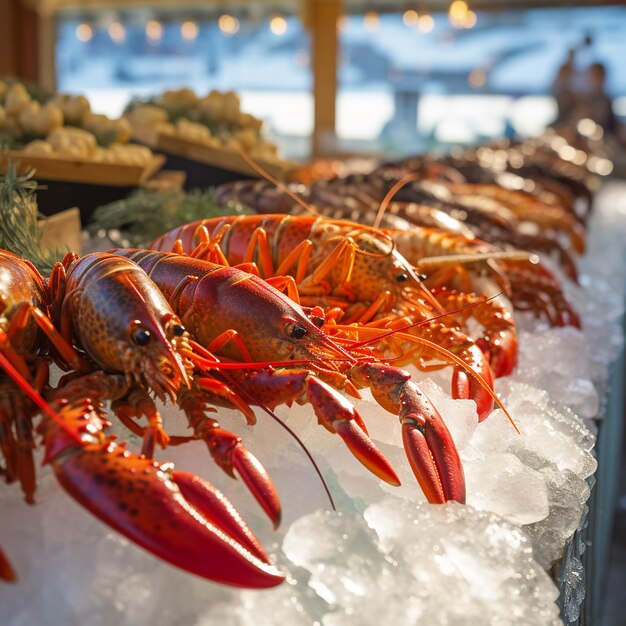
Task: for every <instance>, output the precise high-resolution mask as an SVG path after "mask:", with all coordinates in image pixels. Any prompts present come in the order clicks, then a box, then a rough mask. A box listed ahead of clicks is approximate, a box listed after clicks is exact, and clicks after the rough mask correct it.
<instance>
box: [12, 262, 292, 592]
mask: <svg viewBox="0 0 626 626" xmlns="http://www.w3.org/2000/svg"><path fill="white" fill-rule="evenodd" d="M0 269H1V272H2V275H3V277H4V280H3V283H2V292H1V296H2V304H3V310H2V318H1V320H0V322H2V331H3V334H2V337H3V339H4V342H3V343H2V345H1V347H0V351H1V352H2V355H3V357H6V358H7V360H8V361H9V368H12V367H13V366H12V365H11V363H13V364H14V365H15V368H16V369H18V370H20V371H21V372H22V373H25V374H26V378H28V379H29V380H30V381H32V382H34V381H35V380H39V381H40V382H39V383H36V384H35V386H36V387H39V388H42V387H43V386H44V385H43V384H42V383H41V379H42V378H47V376H46V377H42V376H41V375H38V376H37V377H32V376H31V375H30V366H31V363H35V364H37V367H39V365H38V363H41V362H43V363H45V362H44V361H42V360H41V359H39V360H36V359H35V357H36V355H38V354H42V355H46V353H48V352H50V353H53V354H54V358H55V359H56V360H57V361H59V362H60V363H61V364H62V365H70V366H71V367H72V368H73V369H75V370H77V371H78V373H79V374H78V375H72V376H71V377H70V378H69V379H68V380H66V381H65V382H62V383H61V384H60V386H59V387H58V388H57V389H56V390H54V391H46V392H45V396H46V399H47V400H48V401H49V402H50V403H51V404H52V409H53V411H52V415H53V416H54V417H55V419H52V418H48V417H44V419H43V421H42V423H41V425H40V427H39V428H40V431H41V433H42V434H43V438H44V444H45V448H46V453H45V462H47V463H50V464H51V465H52V466H53V469H54V472H55V475H56V477H57V479H58V480H59V482H60V483H61V485H62V486H63V487H64V488H65V490H66V491H67V492H68V493H69V494H70V495H71V496H72V497H74V498H75V499H76V500H77V501H78V502H79V503H81V504H82V505H83V506H84V507H85V508H87V509H88V510H89V511H91V512H92V513H93V514H94V515H96V516H97V517H99V518H100V519H101V520H102V521H104V522H105V523H107V524H108V525H109V526H111V527H112V528H114V529H116V530H118V531H119V532H121V533H123V534H124V535H126V536H127V537H128V538H130V539H131V540H132V541H134V542H135V543H137V544H139V545H141V546H143V547H144V548H146V549H148V550H149V551H151V552H153V553H154V554H155V555H157V556H159V557H160V558H162V559H164V560H166V561H169V562H170V563H173V564H174V565H177V566H178V567H181V568H183V569H186V570H187V571H190V572H192V573H195V574H197V575H199V576H203V577H206V578H210V579H212V580H216V581H219V582H223V583H227V584H232V585H238V586H248V587H268V586H273V585H277V584H279V583H280V582H281V581H282V580H283V578H284V577H283V575H282V574H281V573H280V572H279V571H278V570H277V569H276V568H275V567H274V566H273V565H272V564H271V563H270V560H269V558H268V557H267V555H266V554H265V552H264V551H263V549H262V548H261V546H260V545H259V543H258V541H257V540H256V538H255V537H254V535H253V534H252V532H251V531H250V529H249V528H248V527H247V525H246V524H245V523H244V522H243V520H242V519H241V518H240V517H239V515H238V514H237V513H236V511H235V510H234V507H232V505H231V504H230V503H229V502H228V501H227V500H226V498H225V497H224V496H223V495H222V494H221V493H219V492H218V491H217V490H215V488H214V487H212V486H211V485H210V484H209V483H207V482H206V481H204V480H202V479H200V478H199V477H197V476H194V475H191V474H188V473H186V472H176V471H173V467H172V465H171V464H168V463H157V462H155V461H152V460H150V459H149V458H146V457H145V455H136V454H132V453H130V452H128V451H126V450H125V448H124V446H123V445H118V444H116V443H114V441H113V438H112V437H107V436H106V435H105V434H104V432H103V430H104V428H105V427H106V426H107V425H108V423H107V422H106V421H104V419H103V413H102V408H101V404H100V402H101V401H103V400H107V399H110V400H114V401H117V402H118V403H121V404H120V407H121V406H124V404H125V403H127V402H131V404H132V399H131V396H132V393H133V391H134V390H135V389H138V388H141V389H146V390H152V391H153V392H154V393H155V394H156V395H158V396H159V397H161V398H162V399H165V397H166V396H169V397H170V398H172V399H174V398H176V396H177V394H178V392H179V390H180V389H181V385H188V384H190V381H191V376H190V375H191V371H192V369H193V365H192V363H191V361H190V360H189V355H190V354H191V351H190V348H189V344H188V340H187V334H186V332H185V330H184V328H183V326H182V325H181V323H180V320H179V319H178V317H177V316H176V315H175V314H174V313H173V312H172V310H171V308H170V307H169V305H168V304H167V302H166V300H165V299H164V298H163V296H162V294H161V292H160V291H159V290H158V289H157V288H156V287H155V286H154V284H153V283H152V281H150V280H149V278H148V277H147V276H146V275H145V273H144V272H142V271H141V270H139V268H138V267H137V266H136V265H135V264H133V263H130V262H128V261H126V260H125V259H120V258H119V257H115V256H112V255H102V254H95V255H87V256H85V257H83V258H82V259H78V258H76V256H75V255H71V254H69V255H68V256H66V258H65V259H64V262H63V264H57V266H55V269H54V271H53V273H52V276H51V278H50V281H49V284H48V283H46V282H45V281H44V280H43V278H42V277H41V276H40V275H39V274H38V273H37V271H36V270H35V269H34V267H33V266H32V265H30V264H29V263H28V262H27V261H23V260H22V259H20V258H19V257H16V256H15V255H13V254H11V253H7V252H4V251H2V252H0ZM51 319H52V320H54V321H55V322H56V324H54V325H53V324H52V322H51ZM57 327H58V328H60V330H61V332H60V333H59V332H57ZM39 329H43V330H44V331H45V334H46V336H47V337H48V338H49V339H50V342H51V343H52V345H53V347H52V346H51V345H50V344H48V343H47V342H45V341H44V340H43V337H42V335H41V332H40V330H39ZM77 349H78V350H79V352H78V351H77ZM99 367H100V368H103V369H104V370H105V371H106V372H107V373H106V374H104V372H98V371H96V372H94V369H97V368H99ZM38 371H42V368H40V369H39V370H38ZM28 389H29V388H28V386H27V385H26V386H25V389H24V391H25V392H27V393H28ZM129 391H130V395H129ZM5 394H6V390H5ZM4 397H5V398H6V397H7V396H6V395H5V396H4ZM29 397H31V398H33V399H34V398H36V394H34V395H33V393H32V392H31V393H30V395H29ZM143 400H145V399H144V398H142V402H141V403H139V404H138V405H136V406H132V407H131V412H134V413H135V414H136V413H138V412H146V413H147V414H148V417H149V419H150V422H151V426H152V431H151V433H152V434H153V435H154V436H155V437H157V438H158V437H159V433H160V431H161V427H160V419H159V418H158V414H157V413H156V410H154V409H153V408H152V407H150V406H149V405H148V404H147V403H145V402H144V401H143ZM7 406H8V405H7V403H6V402H4V403H3V405H2V408H3V409H4V411H3V412H2V414H1V415H0V425H1V426H2V431H1V432H2V438H1V443H2V451H3V455H4V457H5V463H6V467H7V469H6V473H7V476H8V477H9V478H10V479H19V480H20V481H21V483H22V488H23V489H24V491H25V494H26V499H27V500H28V501H32V500H33V494H34V488H35V483H34V473H32V472H31V471H30V465H31V464H32V448H33V446H34V442H33V441H34V440H33V437H32V428H29V429H28V436H27V437H24V435H23V434H22V432H21V431H23V430H24V431H26V430H27V429H26V428H24V427H22V426H20V423H23V422H24V420H25V419H27V421H26V422H25V423H26V425H28V426H29V425H30V416H31V415H32V414H33V413H34V411H31V410H29V411H28V412H25V413H24V415H22V413H21V412H19V411H18V412H17V413H15V411H11V410H8V411H7V410H6V409H7ZM27 408H28V407H27ZM25 416H26V417H25ZM16 420H17V421H16ZM14 432H17V433H19V434H18V437H21V439H19V438H18V440H17V444H18V445H17V449H16V444H15V437H14V435H13V433H14ZM145 447H147V448H150V444H147V446H145ZM20 455H22V456H26V457H27V459H28V460H27V461H21V462H18V463H16V462H15V461H14V459H15V457H16V456H18V457H19V456H20ZM24 468H26V469H24ZM31 474H32V476H31Z"/></svg>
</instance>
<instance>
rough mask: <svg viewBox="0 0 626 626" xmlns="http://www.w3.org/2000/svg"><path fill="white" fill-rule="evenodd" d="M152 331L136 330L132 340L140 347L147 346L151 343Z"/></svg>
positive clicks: (132, 334)
mask: <svg viewBox="0 0 626 626" xmlns="http://www.w3.org/2000/svg"><path fill="white" fill-rule="evenodd" d="M150 337H151V334H150V331H149V330H146V329H145V328H135V329H134V330H133V332H132V333H131V339H132V340H133V341H134V342H135V343H136V344H137V345H138V346H145V345H146V344H147V343H148V342H149V341H150Z"/></svg>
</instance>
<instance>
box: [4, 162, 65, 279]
mask: <svg viewBox="0 0 626 626" xmlns="http://www.w3.org/2000/svg"><path fill="white" fill-rule="evenodd" d="M34 174H35V172H34V170H30V171H29V172H28V173H26V174H24V175H23V176H19V175H18V173H17V165H16V164H15V163H9V165H8V167H7V172H6V174H5V175H4V176H2V175H0V248H4V249H5V250H9V251H10V252H13V253H15V254H17V255H18V256H21V257H22V258H24V259H28V260H29V261H31V262H32V263H33V265H34V266H35V267H36V268H37V269H38V270H39V271H40V272H41V273H42V274H49V273H50V272H51V271H52V267H53V266H54V263H55V262H56V261H58V260H60V259H61V258H63V254H64V253H63V252H62V251H59V250H52V251H51V250H44V249H42V246H41V239H42V236H43V232H42V229H41V224H40V221H39V219H40V218H41V216H40V214H39V212H38V211H37V199H36V194H37V189H39V188H40V187H39V185H38V184H37V182H36V181H35V180H34V178H33V177H34Z"/></svg>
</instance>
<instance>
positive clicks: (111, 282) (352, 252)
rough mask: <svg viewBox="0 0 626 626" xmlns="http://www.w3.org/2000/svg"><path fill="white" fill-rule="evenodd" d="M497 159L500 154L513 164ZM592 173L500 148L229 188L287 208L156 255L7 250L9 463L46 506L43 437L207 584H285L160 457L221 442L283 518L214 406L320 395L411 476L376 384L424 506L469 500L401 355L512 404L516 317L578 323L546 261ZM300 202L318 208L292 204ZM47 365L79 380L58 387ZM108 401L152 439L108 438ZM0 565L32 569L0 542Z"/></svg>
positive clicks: (228, 511) (382, 464)
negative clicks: (47, 262)
mask: <svg viewBox="0 0 626 626" xmlns="http://www.w3.org/2000/svg"><path fill="white" fill-rule="evenodd" d="M538 145H540V144H538ZM480 150H492V151H499V152H498V154H499V157H498V158H500V159H504V162H505V166H504V167H503V168H502V170H501V171H499V172H497V171H495V170H494V169H493V167H492V166H487V165H486V164H485V163H483V162H481V158H482V157H480V154H481V153H480ZM502 153H504V155H503V154H502ZM482 154H483V156H484V153H482ZM538 155H541V156H538ZM516 157H519V159H522V162H521V165H519V163H518V161H519V159H518V160H517V161H516ZM515 163H518V165H515ZM509 166H510V167H509ZM511 168H513V169H515V170H516V171H515V173H512V172H510V171H507V170H508V169H511ZM509 174H510V177H507V176H506V175H509ZM531 176H532V179H531ZM585 180H586V174H585V172H584V171H581V167H580V166H574V165H573V164H571V163H566V162H562V159H560V158H559V157H558V156H556V155H554V154H552V153H551V152H549V150H547V149H541V148H540V147H536V149H534V150H529V149H525V148H524V146H522V147H520V146H510V147H509V148H508V149H504V148H502V147H501V146H498V147H493V148H489V147H484V148H480V149H478V150H476V151H474V152H466V153H464V154H463V155H458V156H455V157H454V158H452V157H450V158H448V159H444V160H439V161H437V160H435V159H433V158H431V157H417V158H412V159H407V160H405V161H401V162H398V163H394V164H387V165H384V166H381V167H380V168H379V169H377V170H375V171H374V172H372V173H371V174H370V175H367V176H352V177H351V176H348V177H345V178H338V179H333V180H330V181H326V180H319V181H316V182H314V183H313V184H311V185H310V186H308V187H304V186H303V185H297V184H293V185H290V186H288V187H286V186H283V185H280V186H279V188H278V189H277V188H275V187H274V186H273V185H271V184H269V183H264V182H262V183H258V182H257V183H236V184H231V185H228V186H225V187H223V188H221V189H218V196H219V197H221V198H222V199H223V200H227V199H231V198H233V197H235V196H236V198H237V200H238V201H240V202H243V203H247V204H249V205H251V206H252V207H253V208H255V209H257V210H259V211H262V212H267V211H272V213H273V214H271V215H267V214H266V215H253V216H233V217H226V218H224V217H220V218H214V219H207V220H201V221H200V222H195V223H192V224H187V225H185V226H182V227H179V228H177V229H174V230H173V231H171V232H169V233H166V234H164V235H163V236H162V237H160V238H159V239H157V240H156V241H154V242H152V244H151V245H149V246H148V249H146V250H125V249H117V250H112V251H110V252H109V253H94V254H88V255H86V256H84V257H82V258H79V257H78V256H77V255H75V254H72V253H69V254H68V255H67V256H66V257H65V259H64V260H63V261H62V262H61V263H57V265H56V266H55V267H54V270H53V271H52V273H51V275H50V276H49V277H47V278H46V277H43V276H42V275H41V274H39V272H37V270H36V269H35V268H34V267H33V266H32V264H31V263H29V262H28V261H27V260H24V259H21V258H19V257H18V256H16V255H14V254H12V253H10V252H5V251H2V252H0V276H1V279H0V302H1V305H0V365H1V368H2V371H3V374H2V379H1V380H0V385H1V390H0V399H1V400H0V401H1V404H0V450H1V451H2V457H3V465H2V467H1V468H0V470H1V471H2V473H3V474H4V477H5V478H6V480H7V482H18V483H19V484H20V485H21V488H22V490H23V492H24V497H25V499H26V501H27V502H29V503H33V502H34V495H35V490H36V479H35V461H34V451H35V448H36V445H37V440H38V436H37V435H39V436H40V438H41V440H42V441H43V446H44V449H45V452H44V462H45V463H49V464H51V466H52V467H53V469H54V473H55V475H56V477H57V479H58V481H59V483H60V484H61V485H62V487H63V488H64V489H65V490H66V491H67V492H68V493H69V494H70V495H71V496H72V497H73V498H75V499H76V500H77V501H78V502H79V503H80V504H81V505H82V506H84V507H85V508H86V509H88V510H89V511H91V512H92V513H93V514H94V515H96V516H97V517H99V518H100V519H101V520H102V521H104V522H105V523H106V524H108V525H109V526H110V527H111V528H114V529H115V530H117V531H119V532H121V533H122V534H124V535H125V536H127V537H128V538H130V539H131V540H132V541H134V542H135V543H137V544H138V545H140V546H142V547H144V548H146V549H147V550H149V551H151V552H152V553H154V554H155V555H157V556H158V557H160V558H162V559H164V560H166V561H168V562H170V563H172V564H174V565H176V566H178V567H181V568H183V569H185V570H187V571H189V572H192V573H194V574H197V575H199V576H203V577H206V578H209V579H212V580H215V581H218V582H222V583H226V584H231V585H237V586H245V587H254V588H262V587H270V586H274V585H277V584H279V583H280V582H281V581H282V580H283V579H284V575H283V574H282V573H281V572H280V571H279V570H278V569H277V568H276V567H275V566H274V565H273V564H272V563H271V560H270V558H269V557H268V555H267V553H266V552H265V550H264V549H263V547H262V546H261V545H260V543H259V541H258V540H257V538H256V537H255V536H254V534H253V532H252V531H251V530H250V528H249V527H248V526H247V525H246V523H245V522H244V521H243V519H241V517H240V516H239V514H238V513H237V511H236V510H235V508H234V507H233V505H232V504H231V503H230V502H229V501H228V500H227V499H226V497H225V496H224V495H223V494H221V493H220V492H219V491H217V490H216V489H215V488H214V487H213V486H212V485H211V484H210V483H208V482H207V481H206V480H204V479H202V478H200V477H198V476H195V475H193V474H190V473H187V472H184V471H178V470H174V468H173V466H172V464H171V463H168V462H163V461H156V460H155V459H154V456H155V452H156V448H157V446H158V447H160V448H163V449H166V448H167V447H168V446H172V445H184V444H185V443H186V442H188V441H190V440H201V441H204V442H205V443H206V445H207V448H208V451H209V453H210V454H211V456H212V458H213V460H214V461H215V463H216V464H217V465H218V466H219V467H221V468H222V470H224V471H225V472H226V473H227V474H229V475H230V476H232V477H235V475H237V476H239V477H240V478H241V479H242V480H243V481H244V483H245V484H246V485H247V487H248V489H249V490H250V492H251V494H252V495H253V496H254V498H256V500H257V501H258V502H259V504H260V506H261V507H262V508H263V510H264V511H265V512H266V514H267V515H268V517H269V518H270V520H271V521H272V523H273V524H274V525H275V526H276V525H278V523H279V522H280V515H281V505H280V500H279V497H278V494H277V493H276V489H275V488H274V485H273V484H272V480H271V478H270V476H269V475H268V473H267V472H266V471H265V469H264V468H263V466H262V463H261V461H260V460H258V459H257V458H255V457H254V456H253V455H252V454H251V453H250V452H249V451H248V450H247V449H246V447H245V446H244V444H243V442H242V439H241V437H240V436H238V435H236V434H234V433H231V432H229V431H227V430H225V429H223V428H222V427H221V426H220V424H219V422H218V421H217V420H216V419H215V414H214V412H213V411H214V409H212V408H211V407H212V406H213V405H217V406H225V407H229V408H235V409H237V410H238V411H240V412H241V413H242V414H243V416H244V417H245V419H246V420H247V422H248V423H249V424H251V423H254V421H255V420H256V417H255V413H254V412H253V410H252V409H251V405H252V406H259V407H262V408H264V409H265V410H267V411H269V412H271V411H272V410H273V409H274V408H275V407H276V406H278V405H279V404H282V403H287V404H291V403H292V402H297V403H300V404H310V405H311V406H312V409H313V412H314V413H315V416H316V417H317V420H318V422H319V424H320V425H322V426H323V427H324V428H325V429H327V430H328V431H329V432H330V433H332V434H338V435H339V436H340V437H341V439H342V440H343V441H344V442H345V444H346V445H347V447H348V448H349V450H350V451H351V452H352V454H353V455H354V457H355V458H356V459H357V460H358V461H359V462H361V463H362V464H363V465H364V466H365V467H366V468H367V469H368V470H370V471H371V472H372V473H374V474H375V475H376V476H377V477H378V478H379V479H380V480H383V481H385V482H387V483H390V484H392V485H393V484H399V480H398V477H397V475H396V472H395V471H394V468H393V467H392V466H391V464H390V463H389V462H388V461H387V459H386V458H385V457H384V455H383V454H382V453H381V452H380V450H378V448H377V447H376V445H375V444H374V442H373V441H372V440H371V439H370V437H369V436H368V431H367V426H366V424H365V423H364V421H363V419H362V418H361V416H360V415H359V413H358V412H357V410H356V409H355V408H354V407H353V406H352V405H351V403H350V402H349V401H348V400H347V399H346V397H345V395H346V394H347V395H349V396H353V397H357V398H358V397H359V392H358V390H359V389H362V388H369V389H370V390H371V393H372V396H373V398H374V399H375V400H376V402H377V403H378V404H379V405H380V406H381V407H382V408H383V409H385V410H386V411H389V412H391V413H392V414H394V415H395V416H397V419H399V420H400V422H401V424H402V438H403V445H404V448H405V451H406V455H407V457H408V462H409V464H410V466H411V468H412V470H413V473H414V474H415V477H416V479H417V481H418V482H419V484H420V486H421V488H422V490H423V492H424V494H425V496H426V497H427V499H428V500H429V501H430V502H432V503H441V502H446V501H448V500H456V501H458V502H464V499H465V483H464V476H463V469H462V465H461V461H460V458H459V454H458V452H457V450H456V447H455V445H454V442H453V440H452V438H451V436H450V434H449V432H448V429H447V427H446V425H445V420H444V417H445V416H443V417H442V416H441V415H439V413H438V412H437V410H436V409H435V407H434V406H433V405H432V403H431V402H430V400H429V399H428V398H427V397H426V395H425V394H424V393H423V392H422V391H421V390H420V388H419V387H418V385H417V384H416V383H415V382H413V381H412V380H411V375H410V373H409V372H407V371H406V370H404V369H401V368H402V367H404V366H407V365H409V364H411V365H414V366H416V367H417V368H419V369H421V370H424V371H429V370H432V369H439V368H444V367H447V366H450V365H451V366H452V368H453V370H452V376H451V394H452V396H453V397H454V398H463V399H472V400H474V401H475V402H476V406H477V412H478V416H479V420H483V419H485V418H486V417H487V416H488V415H489V413H490V412H491V411H492V409H493V408H494V404H495V403H498V404H499V401H498V399H497V397H496V395H495V393H494V391H493V381H494V378H497V377H500V376H506V375H508V374H510V373H511V372H512V371H513V369H514V367H515V364H516V358H517V334H516V329H515V322H514V318H513V309H514V308H516V309H521V310H532V311H534V312H535V313H536V314H537V315H538V316H543V317H544V318H545V319H546V320H547V321H548V322H549V323H551V324H553V325H566V324H571V325H576V326H577V325H579V320H578V316H577V314H576V312H575V311H574V310H573V309H572V307H571V306H570V305H569V303H568V302H567V300H566V298H565V296H564V294H563V292H562V290H561V287H560V285H559V283H558V281H557V279H556V277H555V275H554V274H553V272H551V271H550V270H549V269H548V268H547V267H546V266H545V265H544V264H543V263H542V262H540V260H539V257H538V255H537V254H535V253H542V254H548V255H554V256H555V258H556V260H557V261H558V262H559V263H560V264H561V266H562V267H563V269H564V271H565V272H566V273H567V274H568V275H569V276H570V277H572V278H575V277H576V273H575V263H574V261H573V256H574V254H575V253H580V252H582V251H583V250H584V223H585V219H586V217H587V209H588V208H589V207H590V200H591V196H590V194H589V192H588V189H587V187H586V185H585V183H584V181H585ZM303 198H304V199H305V200H306V202H304V201H303ZM581 203H582V204H584V206H585V211H580V210H577V207H579V206H580V205H581ZM303 206H305V207H306V208H307V209H312V210H314V211H315V212H316V215H313V216H312V215H302V214H300V215H296V214H295V213H297V212H299V213H301V212H302V208H303ZM381 209H382V210H381ZM284 212H289V213H292V214H290V215H286V214H284ZM325 215H328V216H329V217H325ZM352 220H354V221H352ZM368 223H372V224H374V223H376V226H366V225H364V224H368ZM379 223H380V225H382V227H383V228H382V229H381V228H379ZM533 225H534V230H533V228H532V226H533ZM51 363H55V364H56V365H57V366H59V367H60V368H61V369H62V370H64V371H65V372H66V374H65V375H64V376H63V377H62V378H61V379H60V381H59V382H58V383H57V384H56V385H52V384H51V382H50V377H49V367H50V364H51ZM340 392H343V393H340ZM155 398H158V399H159V400H160V401H161V402H166V401H169V402H171V403H174V404H176V405H177V406H178V407H179V408H180V410H181V411H182V412H184V414H185V416H186V417H187V420H188V424H189V434H188V435H186V436H180V435H178V436H170V435H169V434H168V433H167V429H168V426H167V423H164V422H163V420H162V419H161V416H160V414H159V410H158V407H157V404H156V403H155ZM109 403H110V409H108V410H110V411H112V412H113V413H114V414H115V415H116V416H117V417H118V418H119V421H120V422H121V423H122V424H123V425H124V426H125V427H126V428H128V429H129V430H130V431H131V432H132V433H134V434H136V435H138V436H139V437H140V438H141V441H142V445H141V450H140V451H138V452H130V451H129V450H127V449H126V447H125V445H124V444H123V443H121V444H120V443H117V442H116V441H115V435H112V434H108V432H107V429H109V428H110V427H111V423H110V422H109V421H108V420H107V409H106V407H107V406H109ZM502 408H503V409H504V410H505V413H506V409H505V408H504V407H502ZM38 416H41V417H40V421H39V422H38V424H37V425H36V426H35V420H36V419H37V417H38ZM507 416H508V413H507ZM0 539H1V538H0ZM0 577H2V578H4V579H6V580H11V579H14V578H15V573H14V570H13V569H12V567H11V565H10V563H9V560H8V558H7V557H6V556H4V555H3V553H2V552H1V551H0Z"/></svg>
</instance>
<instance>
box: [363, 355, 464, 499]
mask: <svg viewBox="0 0 626 626" xmlns="http://www.w3.org/2000/svg"><path fill="white" fill-rule="evenodd" d="M353 375H354V376H355V380H357V381H359V382H360V383H361V384H363V385H368V386H369V387H370V389H371V391H372V395H373V396H374V398H375V399H376V401H377V402H378V403H379V404H380V405H381V406H382V407H383V408H384V409H386V410H387V411H390V412H391V413H394V414H396V415H398V417H399V419H400V422H401V423H402V440H403V443H404V449H405V452H406V455H407V457H408V459H409V463H410V465H411V469H412V470H413V473H414V474H415V477H416V478H417V481H418V482H419V484H420V487H421V488H422V491H423V492H424V495H425V496H426V498H427V499H428V501H429V502H431V503H435V504H436V503H443V502H446V501H448V500H456V501H457V502H461V503H464V502H465V476H464V474H463V466H462V464H461V459H460V457H459V453H458V451H457V449H456V446H455V444H454V441H453V439H452V437H451V435H450V432H449V431H448V429H447V427H446V425H445V422H444V421H443V419H442V418H441V415H439V412H438V411H437V409H436V408H435V407H434V406H433V404H432V403H431V401H430V400H429V399H428V397H427V396H426V395H425V394H424V393H423V392H422V391H421V390H420V389H419V387H418V386H417V385H415V383H413V382H412V381H411V380H410V378H411V375H410V374H409V373H408V372H406V371H404V370H401V369H398V368H397V367H392V366H389V365H385V364H383V363H368V364H360V365H356V366H355V367H353Z"/></svg>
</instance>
